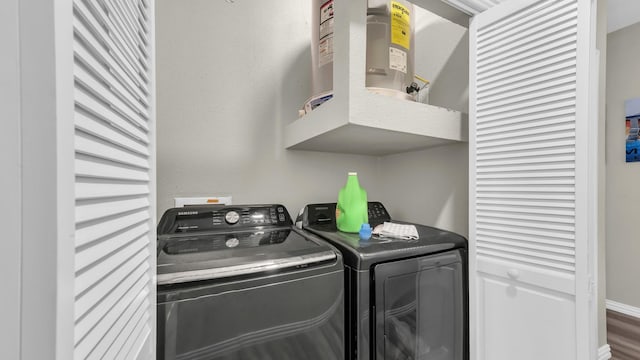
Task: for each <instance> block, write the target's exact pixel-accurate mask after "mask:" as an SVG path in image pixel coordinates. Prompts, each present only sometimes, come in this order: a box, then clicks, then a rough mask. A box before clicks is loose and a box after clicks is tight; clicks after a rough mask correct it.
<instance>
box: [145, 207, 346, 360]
mask: <svg viewBox="0 0 640 360" xmlns="http://www.w3.org/2000/svg"><path fill="white" fill-rule="evenodd" d="M157 249H158V250H157V281H158V286H157V329H158V332H157V358H158V359H159V360H174V359H175V360H183V359H184V360H187V359H193V360H195V359H202V360H204V359H207V360H223V359H224V360H269V359H271V360H287V359H289V360H299V359H305V360H328V359H333V360H337V359H343V358H344V310H343V309H344V305H343V289H344V284H343V278H344V268H343V263H342V257H341V255H340V253H339V252H338V251H337V250H335V248H334V247H332V246H331V245H329V244H327V243H326V242H324V241H322V240H319V239H318V238H317V237H316V236H313V235H310V234H308V233H305V232H303V231H301V230H298V229H295V228H292V226H291V218H290V217H289V214H288V213H287V210H286V209H285V208H284V207H283V206H282V205H246V206H235V205H234V206H204V207H201V206H190V207H184V208H175V209H170V210H168V211H167V212H165V214H164V215H163V216H162V219H161V221H160V223H159V225H158V248H157Z"/></svg>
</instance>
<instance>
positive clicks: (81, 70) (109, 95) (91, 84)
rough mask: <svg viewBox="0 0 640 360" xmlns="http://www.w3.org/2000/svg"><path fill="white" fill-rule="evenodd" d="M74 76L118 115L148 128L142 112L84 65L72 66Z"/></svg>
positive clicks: (138, 125) (140, 126)
mask: <svg viewBox="0 0 640 360" xmlns="http://www.w3.org/2000/svg"><path fill="white" fill-rule="evenodd" d="M74 70H75V71H74V76H75V79H76V83H77V84H81V85H82V86H83V87H84V88H85V89H87V91H88V92H91V95H92V96H95V97H96V98H98V99H100V100H101V101H102V102H104V103H105V104H107V106H109V107H110V108H111V109H113V110H115V111H116V112H117V113H118V114H120V116H122V117H123V118H124V119H126V120H127V121H129V122H130V123H132V124H134V125H135V126H137V127H139V128H143V129H145V130H148V127H147V122H146V119H145V118H144V116H142V114H140V113H138V112H136V111H135V110H134V109H132V108H131V106H129V104H127V102H125V101H123V100H122V99H121V98H120V97H118V96H117V94H116V93H114V92H113V89H111V87H110V86H106V85H105V84H104V82H101V81H98V79H96V77H94V75H93V74H91V73H89V72H88V71H87V69H86V68H85V67H84V66H81V65H77V66H75V67H74Z"/></svg>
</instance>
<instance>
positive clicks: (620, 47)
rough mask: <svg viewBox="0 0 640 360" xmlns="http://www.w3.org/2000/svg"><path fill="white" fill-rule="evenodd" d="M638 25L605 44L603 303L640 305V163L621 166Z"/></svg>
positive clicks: (635, 91) (636, 87)
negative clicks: (605, 280) (639, 225)
mask: <svg viewBox="0 0 640 360" xmlns="http://www.w3.org/2000/svg"><path fill="white" fill-rule="evenodd" d="M639 38H640V23H637V24H635V25H631V26H629V27H626V28H623V29H621V30H618V31H616V32H613V33H611V34H609V36H608V39H607V40H608V41H607V128H606V134H607V144H606V147H607V151H606V161H607V180H606V182H607V193H606V196H607V205H606V209H607V210H606V221H607V225H606V232H607V235H606V256H607V259H606V270H607V299H610V300H614V301H618V302H621V303H623V304H627V305H631V306H635V307H640V286H638V285H637V280H636V277H637V275H638V274H640V261H639V259H640V236H638V233H639V230H638V223H639V221H638V216H639V214H640V186H639V184H640V162H635V163H625V141H624V140H625V124H624V101H625V100H626V99H629V98H633V97H640V81H639V76H638V74H640V61H639V60H638V59H640V47H639V46H638V39H639Z"/></svg>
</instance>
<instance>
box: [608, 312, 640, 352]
mask: <svg viewBox="0 0 640 360" xmlns="http://www.w3.org/2000/svg"><path fill="white" fill-rule="evenodd" d="M607 343H608V344H609V345H610V346H611V354H612V358H611V359H612V360H640V319H639V318H636V317H633V316H629V315H625V314H622V313H619V312H616V311H612V310H607Z"/></svg>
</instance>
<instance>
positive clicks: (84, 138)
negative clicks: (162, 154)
mask: <svg viewBox="0 0 640 360" xmlns="http://www.w3.org/2000/svg"><path fill="white" fill-rule="evenodd" d="M75 146H76V151H77V152H78V153H81V154H84V155H89V156H94V157H96V158H101V159H105V160H110V161H112V162H114V163H119V164H123V165H128V166H135V167H138V168H141V169H149V159H148V157H146V156H141V155H139V154H136V153H135V152H132V151H129V150H128V149H126V148H123V147H121V146H119V145H118V144H115V143H114V142H112V141H110V140H105V139H103V138H99V137H95V136H92V135H90V134H87V133H84V132H82V131H76V136H75Z"/></svg>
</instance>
